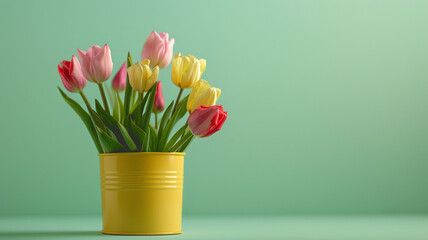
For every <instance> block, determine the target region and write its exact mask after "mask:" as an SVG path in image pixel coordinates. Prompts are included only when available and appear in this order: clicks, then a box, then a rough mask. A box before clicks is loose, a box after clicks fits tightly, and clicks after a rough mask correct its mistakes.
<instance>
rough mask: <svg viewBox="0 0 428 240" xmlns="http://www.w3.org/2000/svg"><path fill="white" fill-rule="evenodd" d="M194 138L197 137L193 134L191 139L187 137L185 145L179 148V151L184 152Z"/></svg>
mask: <svg viewBox="0 0 428 240" xmlns="http://www.w3.org/2000/svg"><path fill="white" fill-rule="evenodd" d="M193 139H195V136H194V135H192V136H191V137H190V138H189V139H187V140H186V141H185V142H184V143H183V145H181V147H180V148H179V149H178V150H177V152H184V151H185V150H186V148H187V147H188V146H189V145H190V143H191V142H192V141H193Z"/></svg>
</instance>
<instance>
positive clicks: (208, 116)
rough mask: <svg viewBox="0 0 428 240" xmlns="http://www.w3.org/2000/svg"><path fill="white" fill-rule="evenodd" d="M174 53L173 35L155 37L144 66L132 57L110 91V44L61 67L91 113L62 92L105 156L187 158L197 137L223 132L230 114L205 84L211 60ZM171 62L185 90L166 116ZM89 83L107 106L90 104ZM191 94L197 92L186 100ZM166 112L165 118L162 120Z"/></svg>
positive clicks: (173, 73)
mask: <svg viewBox="0 0 428 240" xmlns="http://www.w3.org/2000/svg"><path fill="white" fill-rule="evenodd" d="M173 47H174V39H169V36H168V33H159V34H158V33H157V32H156V31H153V32H152V33H150V35H149V37H148V39H147V41H146V42H145V43H144V46H143V51H142V53H141V62H137V63H133V62H132V58H131V55H130V53H129V52H128V57H127V59H126V62H125V63H123V65H122V67H121V68H120V69H119V71H118V72H117V73H116V75H115V76H114V78H113V80H112V83H111V87H110V88H105V86H104V82H105V81H107V80H108V79H109V78H110V76H111V73H112V69H113V62H112V59H111V52H110V48H109V47H108V46H107V44H105V45H104V46H103V47H99V46H97V45H95V46H92V47H90V48H89V49H88V50H87V51H86V52H85V51H82V50H80V49H78V50H77V51H78V56H79V59H77V57H76V56H75V55H73V56H72V57H71V61H62V62H61V63H60V64H59V65H58V72H59V75H60V77H61V80H62V83H63V84H64V87H65V88H66V89H67V90H68V91H70V92H75V93H79V94H80V96H81V97H82V99H83V101H84V103H85V105H86V108H87V111H85V110H84V108H82V107H81V106H80V105H79V104H78V103H77V102H76V101H74V100H73V99H71V98H70V97H69V96H67V95H66V94H65V93H64V91H62V90H61V88H59V87H58V89H59V91H60V93H61V95H62V97H63V98H64V100H65V101H66V102H67V103H68V104H69V105H70V106H71V108H73V110H74V111H75V112H76V113H77V114H78V115H79V117H80V118H81V119H82V120H83V122H84V124H85V125H86V127H87V129H88V131H89V133H90V135H91V137H92V139H93V140H94V143H95V146H96V147H97V150H98V152H99V153H111V152H183V151H184V150H185V149H186V148H187V147H188V146H189V144H190V143H191V142H192V140H193V139H194V137H195V136H197V137H208V136H211V135H212V134H214V133H215V132H217V131H219V130H220V129H221V127H222V125H223V123H224V121H225V120H226V118H227V112H224V111H223V107H222V106H221V105H216V102H217V100H218V98H219V96H220V92H221V91H220V89H218V88H214V87H211V85H210V84H209V83H208V82H207V81H204V80H201V76H202V73H203V72H204V70H205V67H206V60H205V59H198V58H196V57H194V56H192V55H186V56H181V54H180V53H178V54H176V55H175V56H174V57H173ZM79 60H80V62H79ZM171 60H172V71H171V80H172V82H173V83H174V84H175V85H176V86H177V87H179V92H178V96H177V99H176V100H175V101H172V102H171V103H170V104H169V105H168V107H167V108H166V109H165V111H164V108H165V102H164V98H163V94H162V85H161V82H160V81H158V75H159V70H160V69H163V68H165V67H167V66H168V65H169V63H170V62H171ZM87 81H90V82H92V83H95V84H96V85H97V86H98V88H99V91H100V95H101V99H102V105H101V103H100V102H99V101H98V100H96V99H95V103H94V105H91V104H90V103H89V101H88V99H87V97H86V96H85V94H84V93H83V89H84V88H85V86H86V82H87ZM185 89H191V91H190V94H189V95H187V96H185V97H183V96H182V95H183V92H184V90H185ZM123 91H124V92H125V93H124V98H123V100H122V98H121V96H120V95H121V92H123ZM106 93H107V94H106ZM162 112H163V114H162V116H158V115H159V114H160V113H162ZM187 112H188V113H189V117H188V118H187V120H186V121H185V123H184V125H183V126H182V127H180V128H179V129H178V130H177V131H176V132H175V133H174V134H172V131H173V129H174V127H175V125H176V124H177V122H178V121H179V120H180V119H182V118H183V117H184V116H185V115H186V113H187ZM153 120H154V121H153Z"/></svg>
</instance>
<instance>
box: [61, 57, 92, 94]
mask: <svg viewBox="0 0 428 240" xmlns="http://www.w3.org/2000/svg"><path fill="white" fill-rule="evenodd" d="M58 72H59V76H60V77H61V80H62V83H63V84H64V87H65V88H66V89H67V90H68V91H70V92H79V91H81V90H82V89H83V88H84V87H85V86H86V79H85V77H84V76H83V73H82V68H81V66H80V63H79V60H78V59H77V57H76V56H74V55H73V56H72V57H71V61H62V62H61V63H60V64H59V65H58Z"/></svg>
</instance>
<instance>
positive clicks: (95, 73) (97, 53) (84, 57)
mask: <svg viewBox="0 0 428 240" xmlns="http://www.w3.org/2000/svg"><path fill="white" fill-rule="evenodd" d="M77 54H78V55H79V59H80V61H81V62H82V71H83V75H84V76H85V77H86V79H87V80H88V81H91V82H95V83H102V82H104V81H106V80H108V79H109V78H110V75H111V72H112V70H113V62H112V60H111V52H110V48H109V47H108V46H107V44H105V45H104V46H103V47H100V46H98V45H95V46H92V47H89V48H88V51H87V52H85V51H82V50H80V49H77Z"/></svg>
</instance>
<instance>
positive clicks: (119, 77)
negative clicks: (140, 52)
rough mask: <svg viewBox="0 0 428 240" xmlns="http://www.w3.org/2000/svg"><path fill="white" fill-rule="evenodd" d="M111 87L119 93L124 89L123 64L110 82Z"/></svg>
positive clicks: (124, 67) (124, 70) (124, 71)
mask: <svg viewBox="0 0 428 240" xmlns="http://www.w3.org/2000/svg"><path fill="white" fill-rule="evenodd" d="M111 86H112V87H113V89H114V90H116V91H118V92H121V91H123V90H125V88H126V63H123V65H122V67H121V68H120V69H119V71H117V73H116V75H115V76H114V78H113V81H112V82H111Z"/></svg>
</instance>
